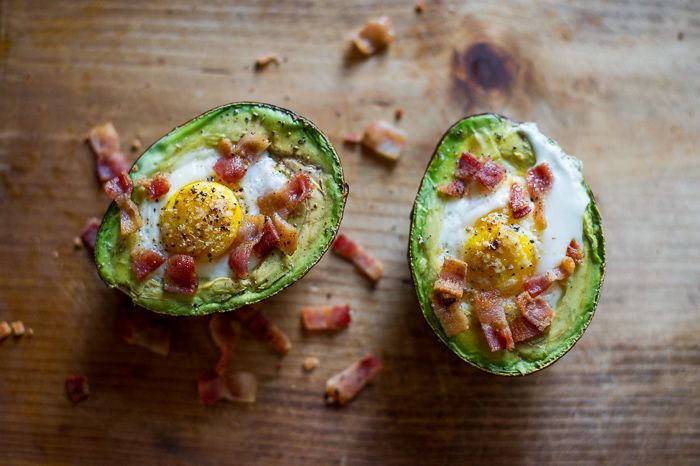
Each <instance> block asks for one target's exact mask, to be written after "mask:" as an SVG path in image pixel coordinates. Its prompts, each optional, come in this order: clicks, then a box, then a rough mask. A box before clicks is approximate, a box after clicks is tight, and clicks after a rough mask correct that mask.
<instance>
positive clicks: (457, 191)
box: [438, 179, 464, 198]
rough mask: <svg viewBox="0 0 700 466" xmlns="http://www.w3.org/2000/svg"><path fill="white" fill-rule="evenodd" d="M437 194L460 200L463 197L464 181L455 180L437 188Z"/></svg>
mask: <svg viewBox="0 0 700 466" xmlns="http://www.w3.org/2000/svg"><path fill="white" fill-rule="evenodd" d="M438 193H440V194H444V195H445V196H448V197H454V198H460V197H462V196H464V181H462V180H460V179H455V180H452V181H450V182H449V183H447V184H444V185H442V186H439V187H438Z"/></svg>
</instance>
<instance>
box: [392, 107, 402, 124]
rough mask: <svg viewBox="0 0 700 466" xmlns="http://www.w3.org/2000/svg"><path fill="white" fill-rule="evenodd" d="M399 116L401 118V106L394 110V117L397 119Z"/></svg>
mask: <svg viewBox="0 0 700 466" xmlns="http://www.w3.org/2000/svg"><path fill="white" fill-rule="evenodd" d="M401 118H403V108H401V107H399V108H397V109H396V110H394V119H395V120H396V121H399V120H400V119H401Z"/></svg>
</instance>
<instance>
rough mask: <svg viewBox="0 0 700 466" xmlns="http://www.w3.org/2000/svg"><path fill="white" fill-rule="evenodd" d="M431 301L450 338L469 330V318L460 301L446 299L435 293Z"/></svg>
mask: <svg viewBox="0 0 700 466" xmlns="http://www.w3.org/2000/svg"><path fill="white" fill-rule="evenodd" d="M430 301H431V302H432V305H433V306H432V307H433V312H434V313H435V316H436V317H437V318H438V320H439V321H440V325H441V326H442V329H443V330H444V331H445V335H447V337H448V338H452V337H454V336H457V335H459V334H460V333H462V332H464V331H466V330H469V320H468V319H467V316H466V314H465V313H464V312H462V310H461V308H460V304H459V301H454V300H446V299H443V298H441V297H439V296H436V295H435V294H433V295H432V296H431V298H430Z"/></svg>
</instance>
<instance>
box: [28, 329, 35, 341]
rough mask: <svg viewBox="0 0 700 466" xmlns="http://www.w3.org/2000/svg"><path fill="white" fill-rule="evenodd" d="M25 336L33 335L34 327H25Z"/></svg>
mask: <svg viewBox="0 0 700 466" xmlns="http://www.w3.org/2000/svg"><path fill="white" fill-rule="evenodd" d="M27 336H28V337H30V338H31V337H33V336H34V329H33V328H31V327H29V328H28V329H27Z"/></svg>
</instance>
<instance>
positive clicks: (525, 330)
mask: <svg viewBox="0 0 700 466" xmlns="http://www.w3.org/2000/svg"><path fill="white" fill-rule="evenodd" d="M510 330H511V332H512V334H513V341H515V342H516V343H518V342H521V341H525V340H529V339H530V338H534V337H536V336H537V335H539V334H540V333H541V332H540V331H539V329H538V328H537V327H535V326H534V325H532V324H531V323H530V322H528V321H527V319H526V318H524V317H523V316H518V317H516V318H515V319H513V321H512V322H511V323H510Z"/></svg>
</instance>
